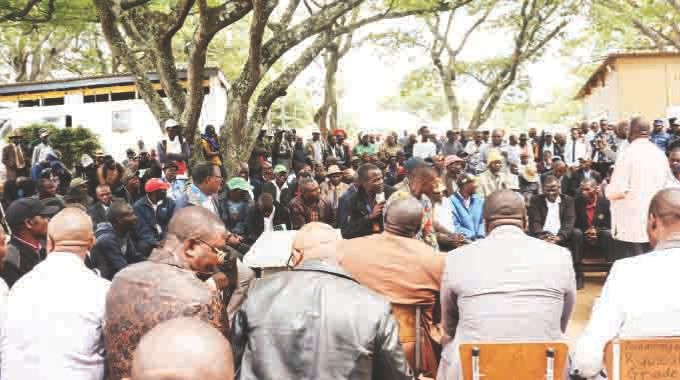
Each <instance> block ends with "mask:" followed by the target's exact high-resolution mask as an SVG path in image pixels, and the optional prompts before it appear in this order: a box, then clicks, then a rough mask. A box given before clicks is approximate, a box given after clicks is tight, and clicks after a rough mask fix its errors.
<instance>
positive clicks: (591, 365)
mask: <svg viewBox="0 0 680 380" xmlns="http://www.w3.org/2000/svg"><path fill="white" fill-rule="evenodd" d="M679 234H680V189H677V188H673V189H666V190H661V191H660V192H659V193H657V194H656V195H655V196H654V198H653V199H652V202H651V204H650V207H649V217H648V222H647V235H648V237H649V242H650V244H651V245H652V246H653V247H654V251H652V252H650V253H646V254H644V255H640V256H636V257H631V258H627V259H621V260H618V261H616V262H615V263H614V266H613V267H612V270H611V272H610V273H609V277H608V278H607V282H606V283H605V284H604V288H603V289H602V294H601V296H600V298H599V300H598V301H597V303H596V304H595V306H594V307H593V313H592V315H591V317H590V322H588V326H587V327H586V329H585V331H584V332H583V335H582V336H581V338H580V339H579V340H578V342H577V344H576V345H575V346H574V348H573V353H572V366H573V371H572V372H573V373H574V374H577V375H578V376H580V377H582V378H588V379H590V378H598V377H597V376H598V374H599V373H600V370H601V369H602V360H603V357H604V348H605V345H606V344H607V342H608V341H610V340H611V339H614V338H616V337H657V336H676V337H677V336H680V324H678V320H680V298H678V297H676V296H675V294H674V289H678V287H680V276H678V274H677V268H678V265H680V244H679V241H678V239H677V237H678V235H679ZM650 378H651V377H650Z"/></svg>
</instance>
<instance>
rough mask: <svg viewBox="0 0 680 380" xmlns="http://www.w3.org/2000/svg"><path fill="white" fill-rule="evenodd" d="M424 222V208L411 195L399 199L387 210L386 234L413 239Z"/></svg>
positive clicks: (390, 204)
mask: <svg viewBox="0 0 680 380" xmlns="http://www.w3.org/2000/svg"><path fill="white" fill-rule="evenodd" d="M422 222H423V206H422V204H421V203H420V201H419V200H418V199H416V198H415V197H413V196H411V195H409V196H406V197H403V198H398V199H395V200H393V201H392V202H390V203H389V205H388V206H387V207H386V208H385V232H388V233H391V234H395V235H399V236H404V237H409V238H413V237H415V236H416V234H417V233H418V231H419V230H420V226H421V224H422Z"/></svg>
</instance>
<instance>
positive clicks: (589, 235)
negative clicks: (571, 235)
mask: <svg viewBox="0 0 680 380" xmlns="http://www.w3.org/2000/svg"><path fill="white" fill-rule="evenodd" d="M585 235H586V239H588V240H589V241H596V240H597V229H595V227H590V228H589V229H587V230H586V233H585Z"/></svg>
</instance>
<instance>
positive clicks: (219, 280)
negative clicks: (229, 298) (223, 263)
mask: <svg viewBox="0 0 680 380" xmlns="http://www.w3.org/2000/svg"><path fill="white" fill-rule="evenodd" d="M206 282H207V283H208V285H210V286H211V287H212V286H214V287H215V290H222V289H225V288H226V287H227V286H229V277H227V275H226V274H224V273H222V272H217V273H215V274H213V275H212V276H210V278H209V279H208V281H206ZM211 282H212V284H211Z"/></svg>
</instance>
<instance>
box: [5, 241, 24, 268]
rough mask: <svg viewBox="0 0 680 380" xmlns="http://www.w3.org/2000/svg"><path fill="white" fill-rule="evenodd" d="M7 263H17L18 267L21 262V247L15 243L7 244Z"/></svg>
mask: <svg viewBox="0 0 680 380" xmlns="http://www.w3.org/2000/svg"><path fill="white" fill-rule="evenodd" d="M4 261H5V262H6V263H11V264H13V265H15V266H16V267H17V268H18V267H19V266H20V264H21V253H20V252H19V249H18V248H17V247H16V246H15V245H14V244H11V243H10V244H7V253H6V255H5V260H4Z"/></svg>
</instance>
